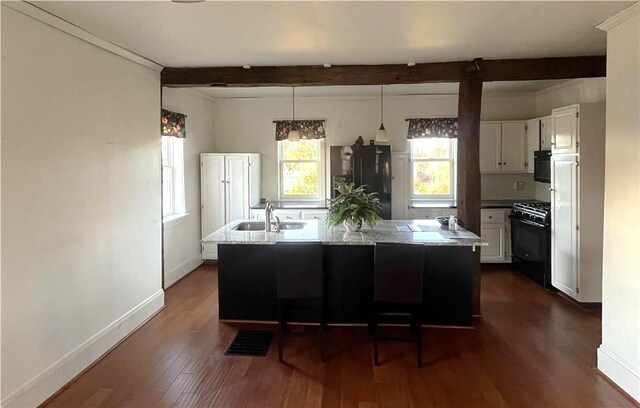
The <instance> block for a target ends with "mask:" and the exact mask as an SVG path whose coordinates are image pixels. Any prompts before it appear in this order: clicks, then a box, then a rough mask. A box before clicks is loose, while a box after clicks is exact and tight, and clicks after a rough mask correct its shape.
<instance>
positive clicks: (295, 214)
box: [273, 210, 302, 221]
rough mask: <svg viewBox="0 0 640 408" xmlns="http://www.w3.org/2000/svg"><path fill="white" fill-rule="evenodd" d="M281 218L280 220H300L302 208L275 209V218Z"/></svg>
mask: <svg viewBox="0 0 640 408" xmlns="http://www.w3.org/2000/svg"><path fill="white" fill-rule="evenodd" d="M276 217H278V218H280V221H285V220H300V219H302V211H301V210H273V219H275V218H276Z"/></svg>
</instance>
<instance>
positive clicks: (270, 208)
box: [264, 203, 273, 232]
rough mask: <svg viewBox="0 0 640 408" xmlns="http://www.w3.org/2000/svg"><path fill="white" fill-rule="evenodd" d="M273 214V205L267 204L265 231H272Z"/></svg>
mask: <svg viewBox="0 0 640 408" xmlns="http://www.w3.org/2000/svg"><path fill="white" fill-rule="evenodd" d="M272 213H273V204H271V203H267V205H266V207H265V208H264V230H265V231H267V232H270V231H271V214H272Z"/></svg>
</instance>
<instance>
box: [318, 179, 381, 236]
mask: <svg viewBox="0 0 640 408" xmlns="http://www.w3.org/2000/svg"><path fill="white" fill-rule="evenodd" d="M338 193H339V195H338V196H337V197H336V198H333V199H331V200H330V202H329V216H328V217H327V225H328V226H330V227H331V226H334V225H339V224H341V223H342V224H343V225H344V227H345V228H346V229H347V231H349V232H354V231H360V228H362V221H365V222H366V223H367V224H368V225H369V226H370V227H371V228H373V226H374V225H376V220H377V219H379V218H380V216H379V215H378V211H379V210H380V209H381V207H380V199H378V197H376V196H377V193H367V191H366V186H360V187H358V188H355V186H354V185H353V184H346V183H342V184H339V185H338Z"/></svg>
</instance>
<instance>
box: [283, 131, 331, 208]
mask: <svg viewBox="0 0 640 408" xmlns="http://www.w3.org/2000/svg"><path fill="white" fill-rule="evenodd" d="M318 140H319V141H320V147H319V157H318V160H282V155H283V154H282V143H280V142H279V141H278V142H276V143H277V144H278V200H279V201H318V200H324V199H325V193H326V192H325V189H326V182H325V179H326V162H325V156H326V155H325V145H324V141H325V139H318ZM288 162H291V163H318V183H319V186H318V194H317V195H315V196H292V195H285V194H283V193H282V180H283V176H282V164H283V163H288Z"/></svg>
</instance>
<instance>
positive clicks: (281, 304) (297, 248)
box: [275, 242, 327, 362]
mask: <svg viewBox="0 0 640 408" xmlns="http://www.w3.org/2000/svg"><path fill="white" fill-rule="evenodd" d="M322 258H323V247H322V243H320V242H310V243H308V242H306V243H277V244H276V259H275V261H276V262H275V263H276V298H277V301H278V360H279V361H280V362H282V361H283V350H282V348H283V341H284V337H285V336H307V335H319V336H320V359H321V360H322V361H323V362H324V360H325V355H324V333H325V331H326V327H327V321H326V317H325V284H324V281H325V274H324V264H323V260H322ZM302 304H304V305H306V306H307V307H308V306H310V305H311V306H315V309H316V311H315V312H316V313H313V314H314V315H317V316H318V319H317V320H318V323H319V326H320V327H319V330H318V331H317V332H313V333H307V332H292V331H290V330H289V327H288V325H287V322H288V321H289V317H290V316H291V312H292V310H293V308H292V306H296V307H300V306H301V305H302Z"/></svg>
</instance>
